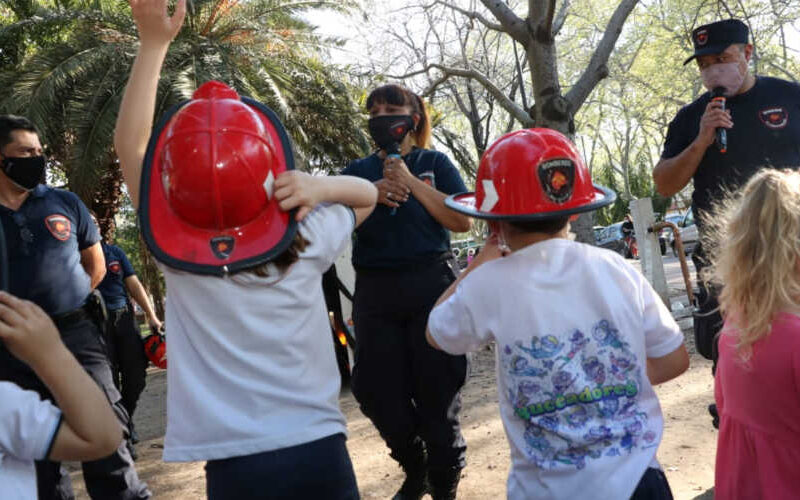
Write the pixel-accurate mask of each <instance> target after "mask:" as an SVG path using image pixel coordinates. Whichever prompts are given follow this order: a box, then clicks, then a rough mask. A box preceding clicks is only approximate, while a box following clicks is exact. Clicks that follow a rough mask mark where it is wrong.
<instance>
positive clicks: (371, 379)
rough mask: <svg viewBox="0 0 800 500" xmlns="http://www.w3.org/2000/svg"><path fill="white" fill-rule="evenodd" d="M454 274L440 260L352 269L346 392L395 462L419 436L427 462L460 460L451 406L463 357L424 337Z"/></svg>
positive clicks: (457, 397) (462, 446) (457, 403)
mask: <svg viewBox="0 0 800 500" xmlns="http://www.w3.org/2000/svg"><path fill="white" fill-rule="evenodd" d="M454 279H455V277H454V275H453V271H452V270H451V269H450V267H449V266H448V265H447V263H446V262H444V261H436V262H433V263H431V264H430V265H429V266H422V267H419V268H416V269H403V270H368V271H367V270H363V269H361V270H358V271H357V273H356V291H355V297H354V310H353V321H354V326H355V334H356V340H357V343H356V346H357V348H356V353H355V367H354V369H353V379H352V389H353V395H354V396H355V397H356V399H357V400H358V402H359V404H360V405H361V411H362V412H363V413H364V414H365V415H366V416H367V417H369V419H370V420H371V421H372V423H373V424H374V425H375V427H376V428H377V429H378V432H379V433H380V434H381V437H383V439H384V441H386V444H387V446H388V447H389V449H390V450H391V451H392V453H391V454H392V456H393V457H394V458H395V459H396V460H398V461H399V462H400V463H403V461H404V458H405V457H406V456H407V454H409V453H412V452H413V448H414V445H413V443H414V442H415V441H418V439H419V438H421V439H422V441H424V443H425V448H426V449H427V452H428V464H429V465H430V466H431V467H437V468H439V467H441V468H447V467H459V468H460V467H463V466H464V465H465V463H466V462H465V454H466V443H465V441H464V437H463V436H462V435H461V427H460V424H459V421H458V412H459V410H460V409H461V388H462V387H463V385H464V382H465V380H466V374H467V359H466V356H451V355H449V354H447V353H444V352H442V351H439V350H436V349H434V348H432V347H431V346H430V345H429V344H428V342H427V341H426V340H425V329H426V325H427V323H428V314H429V313H430V311H431V309H432V308H433V305H434V303H435V302H436V300H437V299H438V298H439V296H440V295H441V294H442V292H443V291H444V290H445V289H446V288H447V287H448V286H449V285H450V283H452V282H453V280H454Z"/></svg>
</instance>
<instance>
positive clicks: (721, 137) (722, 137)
mask: <svg viewBox="0 0 800 500" xmlns="http://www.w3.org/2000/svg"><path fill="white" fill-rule="evenodd" d="M711 94H712V97H711V100H712V101H717V102H720V103H722V107H721V108H720V109H722V111H725V87H716V88H715V89H714V90H712V91H711ZM716 143H717V149H719V152H720V153H725V152H727V151H728V129H726V128H725V127H717V138H716Z"/></svg>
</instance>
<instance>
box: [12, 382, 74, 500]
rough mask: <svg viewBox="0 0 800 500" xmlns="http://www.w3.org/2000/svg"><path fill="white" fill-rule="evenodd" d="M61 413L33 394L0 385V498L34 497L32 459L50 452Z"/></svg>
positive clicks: (13, 385) (34, 470)
mask: <svg viewBox="0 0 800 500" xmlns="http://www.w3.org/2000/svg"><path fill="white" fill-rule="evenodd" d="M60 424H61V410H59V409H58V408H57V407H56V406H54V405H53V404H52V403H50V402H49V401H42V400H41V399H40V398H39V395H38V394H36V393H35V392H33V391H25V390H23V389H20V388H19V387H18V386H17V385H16V384H12V383H11V382H0V498H3V499H6V498H7V499H29V498H36V495H37V493H36V469H35V468H34V465H33V461H34V460H42V459H43V458H45V456H46V455H47V453H48V452H49V451H50V447H51V446H52V443H53V439H55V436H56V432H57V431H58V428H59V425H60Z"/></svg>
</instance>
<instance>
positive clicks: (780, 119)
mask: <svg viewBox="0 0 800 500" xmlns="http://www.w3.org/2000/svg"><path fill="white" fill-rule="evenodd" d="M758 117H759V118H760V119H761V123H763V124H764V125H766V126H767V127H768V128H771V129H780V128H783V127H785V126H786V124H787V123H789V112H788V111H786V108H784V107H782V106H776V107H774V108H768V109H762V110H761V111H759V112H758Z"/></svg>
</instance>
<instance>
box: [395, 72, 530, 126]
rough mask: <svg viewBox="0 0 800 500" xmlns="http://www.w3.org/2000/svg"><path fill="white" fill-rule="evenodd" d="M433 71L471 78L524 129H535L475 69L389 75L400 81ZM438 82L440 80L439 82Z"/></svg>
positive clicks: (526, 116) (522, 112) (525, 115)
mask: <svg viewBox="0 0 800 500" xmlns="http://www.w3.org/2000/svg"><path fill="white" fill-rule="evenodd" d="M431 69H438V70H439V71H441V72H442V73H444V75H443V76H447V77H451V76H460V77H462V78H470V79H472V80H475V81H477V82H478V83H480V84H481V85H483V87H484V88H485V89H486V91H487V92H489V94H491V95H492V97H494V98H495V99H496V100H497V102H498V104H500V106H502V108H503V109H505V110H506V111H507V112H508V113H509V114H511V115H513V116H514V118H515V119H517V120H518V121H519V122H520V123H522V125H523V126H524V127H533V126H534V124H535V122H534V120H533V118H531V116H530V115H529V114H528V112H527V111H526V110H525V109H523V108H522V106H520V105H519V104H517V103H515V102H514V101H512V100H511V99H509V98H508V97H507V96H506V95H505V94H504V93H503V91H502V90H500V89H499V88H498V87H497V86H496V85H495V84H494V83H492V81H491V80H489V78H487V77H486V75H484V74H483V73H481V72H479V71H476V70H474V69H464V68H450V67H448V66H445V65H443V64H429V65H427V66H425V67H424V68H422V69H420V70H417V71H412V72H411V73H406V74H405V75H387V76H388V77H389V78H396V79H398V80H405V79H406V78H411V77H413V76H417V75H421V74H423V73H427V72H429V71H430V70H431ZM437 81H438V80H437Z"/></svg>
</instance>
